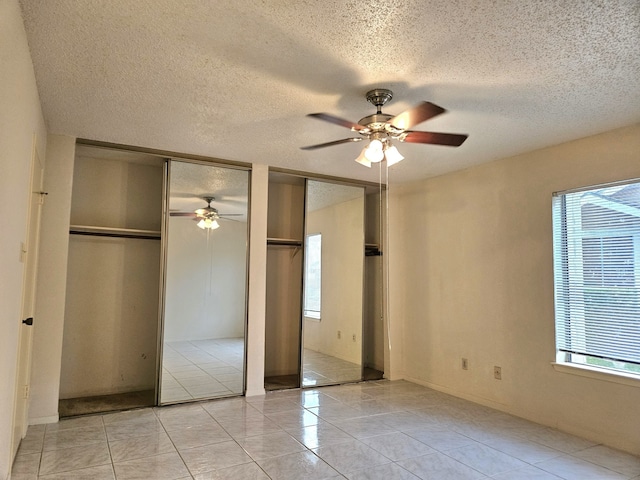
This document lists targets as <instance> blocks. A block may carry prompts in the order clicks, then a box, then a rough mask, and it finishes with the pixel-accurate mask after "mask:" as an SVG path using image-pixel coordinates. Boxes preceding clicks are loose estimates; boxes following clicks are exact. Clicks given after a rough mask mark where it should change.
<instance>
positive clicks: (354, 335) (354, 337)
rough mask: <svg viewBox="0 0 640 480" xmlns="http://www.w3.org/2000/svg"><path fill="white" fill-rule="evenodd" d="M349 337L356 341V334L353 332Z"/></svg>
mask: <svg viewBox="0 0 640 480" xmlns="http://www.w3.org/2000/svg"><path fill="white" fill-rule="evenodd" d="M351 338H353V341H354V342H355V341H356V334H355V333H354V334H353V337H351Z"/></svg>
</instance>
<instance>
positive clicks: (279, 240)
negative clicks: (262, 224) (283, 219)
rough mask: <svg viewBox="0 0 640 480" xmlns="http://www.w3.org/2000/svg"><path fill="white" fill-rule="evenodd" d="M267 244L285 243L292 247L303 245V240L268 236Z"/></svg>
mask: <svg viewBox="0 0 640 480" xmlns="http://www.w3.org/2000/svg"><path fill="white" fill-rule="evenodd" d="M267 245H284V246H290V247H301V246H302V241H300V240H295V239H290V238H267Z"/></svg>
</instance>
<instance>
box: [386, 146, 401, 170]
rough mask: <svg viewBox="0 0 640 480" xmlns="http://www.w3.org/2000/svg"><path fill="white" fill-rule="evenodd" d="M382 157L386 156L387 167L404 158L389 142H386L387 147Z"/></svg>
mask: <svg viewBox="0 0 640 480" xmlns="http://www.w3.org/2000/svg"><path fill="white" fill-rule="evenodd" d="M384 158H386V160H387V166H389V167H390V166H391V165H395V164H396V163H398V162H401V161H402V160H404V157H403V156H402V154H401V153H400V152H399V151H398V149H397V148H396V147H395V146H393V145H391V143H389V144H388V146H387V148H386V149H385V151H384Z"/></svg>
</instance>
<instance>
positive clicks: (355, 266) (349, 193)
mask: <svg viewBox="0 0 640 480" xmlns="http://www.w3.org/2000/svg"><path fill="white" fill-rule="evenodd" d="M364 213H365V190H364V187H358V186H351V185H340V184H336V183H329V182H324V181H319V180H307V191H306V215H305V218H306V221H305V223H306V225H305V238H304V242H305V249H304V251H305V262H304V263H305V265H304V282H303V283H304V287H303V333H302V386H303V387H311V386H316V385H333V384H338V383H347V382H352V381H358V380H361V379H362V350H363V344H362V323H363V284H364V253H365V244H364V227H365V225H364Z"/></svg>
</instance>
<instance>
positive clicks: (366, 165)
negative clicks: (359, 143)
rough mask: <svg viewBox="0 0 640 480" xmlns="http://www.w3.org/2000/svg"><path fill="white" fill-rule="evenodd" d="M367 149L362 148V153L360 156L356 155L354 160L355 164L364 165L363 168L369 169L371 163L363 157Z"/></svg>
mask: <svg viewBox="0 0 640 480" xmlns="http://www.w3.org/2000/svg"><path fill="white" fill-rule="evenodd" d="M367 148H368V147H364V148H363V149H362V151H361V152H360V155H358V158H356V162H358V163H359V164H360V165H364V166H365V167H369V168H371V161H370V160H369V159H367V157H366V156H365V153H366V151H367Z"/></svg>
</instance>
